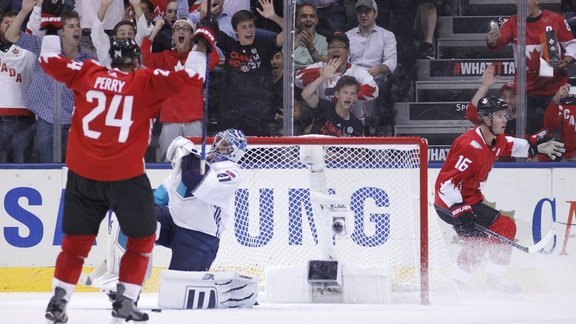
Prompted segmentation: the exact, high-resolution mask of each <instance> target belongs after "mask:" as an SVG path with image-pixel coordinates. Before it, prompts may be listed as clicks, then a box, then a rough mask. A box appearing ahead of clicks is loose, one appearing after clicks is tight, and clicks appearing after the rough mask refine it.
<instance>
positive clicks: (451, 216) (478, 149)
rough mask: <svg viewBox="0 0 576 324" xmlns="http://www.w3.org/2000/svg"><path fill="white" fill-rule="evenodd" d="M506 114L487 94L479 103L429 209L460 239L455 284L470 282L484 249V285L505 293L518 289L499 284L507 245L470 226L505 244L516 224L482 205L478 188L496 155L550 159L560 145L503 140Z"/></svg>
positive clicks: (507, 259)
mask: <svg viewBox="0 0 576 324" xmlns="http://www.w3.org/2000/svg"><path fill="white" fill-rule="evenodd" d="M508 116H509V112H508V105H507V104H506V102H504V101H503V100H502V99H499V98H496V97H493V96H491V97H484V98H482V99H480V101H479V102H478V117H479V119H480V126H478V127H476V128H474V129H471V130H469V131H467V132H466V133H464V134H462V135H460V136H459V137H458V138H456V140H454V143H452V147H451V148H450V153H449V154H448V157H447V158H446V162H445V163H444V166H443V167H442V170H440V173H439V174H438V178H437V180H436V185H435V201H434V207H435V208H436V211H437V213H438V215H439V216H440V218H442V220H444V221H445V222H447V223H448V224H451V225H453V226H454V229H455V230H456V233H457V234H458V236H460V237H461V238H462V239H463V241H464V247H463V248H462V251H461V252H460V254H459V256H458V260H457V267H456V272H455V274H454V279H455V280H456V281H457V282H458V283H460V284H461V286H462V285H465V283H467V282H468V281H469V280H470V279H471V277H472V273H473V272H474V271H475V270H476V269H477V268H478V266H479V265H480V263H481V260H482V258H483V255H484V254H485V253H486V252H487V251H489V264H488V265H487V267H486V271H487V273H488V274H489V282H488V284H489V285H490V286H491V287H493V288H494V289H498V290H503V291H507V292H513V291H514V290H517V289H518V288H519V287H516V286H515V285H511V284H508V283H505V282H504V281H503V280H502V276H503V275H504V272H505V271H506V268H507V266H508V264H509V263H510V258H511V255H512V246H511V245H508V244H506V243H502V242H500V241H499V240H496V239H493V238H489V237H487V236H486V235H485V234H483V233H482V232H481V231H479V230H478V229H477V228H476V226H477V225H480V226H482V227H485V228H488V229H490V230H491V231H493V232H495V233H498V234H500V235H502V236H504V237H506V238H508V239H510V240H514V237H515V235H516V224H515V223H514V221H513V220H512V219H511V218H509V217H506V216H503V215H501V214H500V212H499V211H498V210H496V209H494V208H491V207H489V206H487V205H486V204H484V203H483V200H484V196H483V194H482V192H481V189H482V186H483V184H484V183H485V182H486V180H487V179H488V174H489V173H490V170H491V169H492V166H493V165H494V162H495V161H496V160H497V159H498V158H499V157H506V156H514V157H527V156H533V155H534V154H536V153H542V154H546V155H548V156H549V157H550V158H552V159H556V158H558V157H559V156H561V155H562V153H563V152H564V149H563V147H564V144H563V143H560V142H556V141H554V140H552V139H548V140H540V141H538V142H536V141H534V142H535V143H532V140H531V141H530V142H528V141H527V140H524V139H520V138H515V137H510V136H505V135H504V130H505V128H506V122H507V121H508Z"/></svg>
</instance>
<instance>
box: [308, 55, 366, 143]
mask: <svg viewBox="0 0 576 324" xmlns="http://www.w3.org/2000/svg"><path fill="white" fill-rule="evenodd" d="M339 66H340V62H339V59H338V58H332V59H330V61H328V63H326V65H325V66H324V68H323V69H322V70H321V71H320V75H319V76H318V78H317V79H316V80H314V81H312V82H311V83H310V84H308V85H307V86H306V87H305V88H304V90H302V98H303V99H304V100H305V101H306V103H307V104H308V106H310V108H312V109H314V120H313V122H312V125H311V126H310V131H309V133H310V134H322V135H332V136H342V137H349V136H363V135H364V126H363V125H362V121H360V120H359V119H358V118H356V116H354V114H352V113H351V111H350V109H351V108H352V107H353V106H354V103H355V102H356V100H357V99H358V90H359V89H360V83H359V82H358V81H357V80H356V79H355V78H354V77H353V76H348V75H345V76H342V77H340V78H339V79H338V82H337V83H336V87H335V91H334V97H335V103H333V102H331V101H328V100H324V99H321V98H320V97H319V96H318V95H317V91H318V88H319V87H320V85H322V84H323V83H325V82H326V81H328V80H330V79H333V78H334V77H336V76H337V75H338V72H337V71H338V68H339Z"/></svg>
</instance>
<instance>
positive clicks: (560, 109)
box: [544, 84, 576, 162]
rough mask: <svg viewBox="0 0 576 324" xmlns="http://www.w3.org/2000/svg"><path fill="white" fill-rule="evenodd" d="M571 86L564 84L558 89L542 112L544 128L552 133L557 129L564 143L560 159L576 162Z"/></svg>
mask: <svg viewBox="0 0 576 324" xmlns="http://www.w3.org/2000/svg"><path fill="white" fill-rule="evenodd" d="M570 88H571V86H570V85H569V84H565V85H563V86H561V87H560V89H558V91H557V92H556V94H555V95H554V98H553V99H552V101H551V102H550V104H549V105H548V108H547V109H546V113H545V114H544V130H545V131H546V132H547V133H552V132H554V131H557V130H558V129H559V131H560V140H561V141H562V142H563V143H564V145H565V146H564V148H565V149H566V152H564V156H563V160H562V161H570V162H576V126H575V123H574V121H575V120H576V97H574V95H573V94H571V93H570Z"/></svg>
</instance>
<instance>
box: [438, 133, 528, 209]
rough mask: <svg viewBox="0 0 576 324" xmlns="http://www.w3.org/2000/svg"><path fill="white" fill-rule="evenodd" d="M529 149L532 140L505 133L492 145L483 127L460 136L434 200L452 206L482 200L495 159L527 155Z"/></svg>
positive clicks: (441, 173) (447, 161)
mask: <svg viewBox="0 0 576 324" xmlns="http://www.w3.org/2000/svg"><path fill="white" fill-rule="evenodd" d="M529 148H530V145H529V144H528V141H526V140H524V139H519V138H515V137H510V136H505V135H498V136H497V137H496V143H495V144H494V145H492V146H491V147H489V146H488V145H487V144H486V142H484V138H483V137H482V133H481V131H480V127H476V128H474V129H471V130H469V131H467V132H466V133H464V134H462V135H460V136H459V137H458V138H456V139H455V140H454V143H452V147H451V148H450V152H449V153H448V157H447V158H446V162H444V166H443V167H442V169H441V170H440V173H439V174H438V178H437V179H436V184H435V187H434V189H435V190H434V192H435V198H434V203H435V204H436V205H438V206H441V207H443V208H447V209H448V208H450V207H451V206H452V205H454V204H456V203H461V202H466V203H468V204H470V205H473V204H476V203H479V202H481V201H482V200H484V196H483V195H482V187H483V186H484V183H485V182H486V180H487V179H488V174H489V173H490V170H492V166H493V165H494V162H495V161H496V160H497V159H498V158H499V157H506V156H514V157H527V156H528V149H529Z"/></svg>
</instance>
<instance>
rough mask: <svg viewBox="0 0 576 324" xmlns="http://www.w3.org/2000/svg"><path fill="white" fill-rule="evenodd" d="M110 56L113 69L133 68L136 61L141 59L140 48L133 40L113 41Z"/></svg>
mask: <svg viewBox="0 0 576 324" xmlns="http://www.w3.org/2000/svg"><path fill="white" fill-rule="evenodd" d="M109 54H110V60H111V62H110V65H111V66H112V67H120V66H133V65H134V64H135V63H134V59H135V58H138V59H139V58H140V47H138V44H136V41H134V40H133V39H116V40H114V41H112V46H110V52H109Z"/></svg>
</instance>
